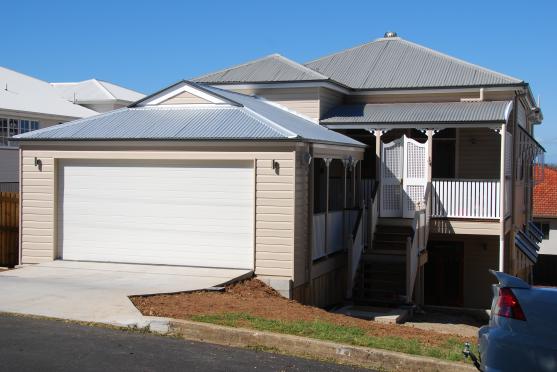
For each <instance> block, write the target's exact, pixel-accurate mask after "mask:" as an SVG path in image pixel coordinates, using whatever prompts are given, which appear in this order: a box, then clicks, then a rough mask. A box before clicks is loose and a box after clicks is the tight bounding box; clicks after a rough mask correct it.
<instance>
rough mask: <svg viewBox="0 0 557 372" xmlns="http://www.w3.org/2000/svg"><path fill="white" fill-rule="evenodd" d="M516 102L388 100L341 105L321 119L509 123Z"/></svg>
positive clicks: (393, 122) (379, 121) (329, 122)
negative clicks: (512, 106) (382, 102)
mask: <svg viewBox="0 0 557 372" xmlns="http://www.w3.org/2000/svg"><path fill="white" fill-rule="evenodd" d="M511 105H512V101H481V102H436V103H386V104H377V103H372V104H354V105H344V106H338V107H336V108H334V109H332V110H331V111H329V112H328V113H327V114H326V115H325V117H324V118H323V119H322V120H321V123H324V124H335V123H337V124H342V123H368V124H395V123H425V124H427V123H463V122H470V123H472V122H478V123H480V122H481V123H486V122H497V123H499V122H505V121H506V120H507V115H508V113H509V111H510V108H511Z"/></svg>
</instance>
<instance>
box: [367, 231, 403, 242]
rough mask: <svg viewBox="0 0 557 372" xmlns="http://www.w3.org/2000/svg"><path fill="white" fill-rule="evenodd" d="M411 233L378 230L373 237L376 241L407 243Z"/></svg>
mask: <svg viewBox="0 0 557 372" xmlns="http://www.w3.org/2000/svg"><path fill="white" fill-rule="evenodd" d="M409 237H410V235H406V234H395V233H382V232H380V233H379V232H377V233H375V236H374V237H373V240H374V241H384V242H401V243H406V240H407V239H408V238H409Z"/></svg>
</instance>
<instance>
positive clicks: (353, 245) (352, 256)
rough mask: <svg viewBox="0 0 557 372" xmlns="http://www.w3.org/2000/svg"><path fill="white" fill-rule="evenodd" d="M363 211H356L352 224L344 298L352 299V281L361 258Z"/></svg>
mask: <svg viewBox="0 0 557 372" xmlns="http://www.w3.org/2000/svg"><path fill="white" fill-rule="evenodd" d="M364 217H365V209H364V208H361V209H359V210H358V215H357V217H356V223H355V224H354V229H353V230H352V232H351V233H352V234H351V239H350V240H349V242H348V270H347V271H348V278H347V281H346V282H347V288H346V297H347V298H352V289H353V287H354V280H355V279H356V273H357V271H358V265H359V264H360V259H361V258H362V253H363V251H364V239H363V229H364V223H363V222H364V221H365V218H364Z"/></svg>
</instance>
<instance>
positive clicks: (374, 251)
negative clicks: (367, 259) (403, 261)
mask: <svg viewBox="0 0 557 372" xmlns="http://www.w3.org/2000/svg"><path fill="white" fill-rule="evenodd" d="M376 254H380V255H393V256H404V257H406V250H405V249H372V250H370V251H368V252H366V256H373V255H376Z"/></svg>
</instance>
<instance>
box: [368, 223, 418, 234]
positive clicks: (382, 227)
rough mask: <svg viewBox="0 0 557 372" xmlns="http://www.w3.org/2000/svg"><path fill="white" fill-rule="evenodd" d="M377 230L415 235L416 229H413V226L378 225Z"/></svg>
mask: <svg viewBox="0 0 557 372" xmlns="http://www.w3.org/2000/svg"><path fill="white" fill-rule="evenodd" d="M375 232H376V233H384V234H402V235H414V229H412V227H411V226H395V225H377V227H376V228H375Z"/></svg>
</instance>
